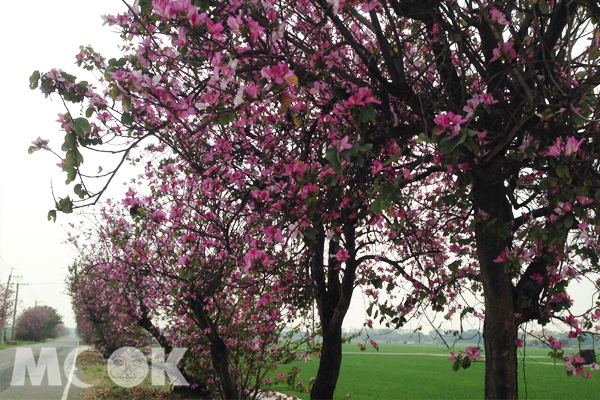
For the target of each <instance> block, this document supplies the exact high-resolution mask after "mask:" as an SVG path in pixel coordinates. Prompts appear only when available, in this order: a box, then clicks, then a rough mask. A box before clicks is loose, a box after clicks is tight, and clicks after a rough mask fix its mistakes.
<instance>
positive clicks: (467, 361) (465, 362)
mask: <svg viewBox="0 0 600 400" xmlns="http://www.w3.org/2000/svg"><path fill="white" fill-rule="evenodd" d="M470 366H471V359H470V358H469V357H467V356H465V358H463V360H462V367H463V369H467V368H469V367H470Z"/></svg>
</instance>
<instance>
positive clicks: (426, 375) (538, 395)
mask: <svg viewBox="0 0 600 400" xmlns="http://www.w3.org/2000/svg"><path fill="white" fill-rule="evenodd" d="M461 349H462V350H464V347H463V348H457V349H455V351H458V350H461ZM379 350H380V351H379V352H377V351H376V350H375V349H373V348H367V350H366V351H365V352H360V350H359V348H358V347H357V346H356V343H351V344H345V345H344V353H345V354H344V358H343V361H342V370H341V373H340V378H339V381H338V385H337V390H336V394H335V397H336V399H340V400H341V399H345V398H346V397H347V394H350V398H351V399H357V400H394V399H458V398H460V399H481V398H483V397H484V396H483V394H484V393H483V383H484V369H485V363H484V362H476V363H474V364H473V365H472V366H471V368H469V369H467V370H462V369H461V370H460V371H458V372H454V371H453V370H452V362H450V361H449V360H448V355H449V351H448V350H444V349H440V348H437V347H436V346H432V345H424V346H423V345H402V344H394V343H383V344H381V345H380V348H379ZM398 353H400V354H398ZM431 354H440V355H441V356H435V355H431ZM547 354H548V350H546V349H527V355H531V356H543V355H547ZM78 364H79V366H80V368H82V370H83V373H84V376H85V377H86V382H90V383H93V384H94V387H93V388H91V389H88V390H86V391H85V393H84V396H83V399H85V400H96V399H123V400H124V399H146V398H163V399H180V398H181V397H179V396H177V395H173V394H172V393H171V392H170V390H169V389H168V388H165V387H162V388H160V387H150V385H149V381H148V380H147V381H145V382H144V383H143V384H142V385H141V386H140V387H136V388H131V389H124V388H120V387H118V386H117V385H115V384H114V383H113V382H112V381H111V380H110V379H109V378H108V376H107V374H106V360H104V359H102V357H101V356H100V355H99V354H98V353H95V352H92V351H87V352H84V353H82V354H81V355H80V356H79V357H78ZM296 365H299V366H300V369H301V371H302V372H301V375H300V378H299V380H300V381H302V382H304V383H305V384H308V383H309V382H310V378H311V377H314V376H315V375H316V372H317V367H318V359H317V358H316V357H314V361H311V362H299V363H294V364H289V365H285V366H281V367H280V368H279V371H278V372H289V371H290V370H292V368H295V366H296ZM525 366H526V370H525V373H526V374H525V376H526V380H525V379H523V373H522V369H520V371H519V374H520V378H521V379H520V383H519V385H520V386H519V390H520V397H521V398H523V399H524V398H526V393H525V391H526V390H527V399H582V400H584V399H590V400H591V399H598V398H599V393H600V374H598V371H595V375H596V378H595V379H583V378H581V377H571V378H569V377H567V375H566V373H565V371H564V366H563V365H562V364H561V363H558V364H557V366H556V368H555V367H554V366H553V365H552V360H550V359H548V358H532V359H526V361H525ZM521 367H522V364H521ZM525 381H526V382H527V385H525ZM273 389H274V390H277V391H279V392H282V393H290V394H293V395H297V396H298V397H299V398H301V399H304V400H307V399H309V397H310V396H309V394H308V393H301V392H298V391H291V390H289V389H286V388H284V387H275V388H273Z"/></svg>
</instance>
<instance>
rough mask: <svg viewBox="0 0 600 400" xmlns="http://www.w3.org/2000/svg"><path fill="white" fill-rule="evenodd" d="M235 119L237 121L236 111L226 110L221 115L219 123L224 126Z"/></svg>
mask: <svg viewBox="0 0 600 400" xmlns="http://www.w3.org/2000/svg"><path fill="white" fill-rule="evenodd" d="M233 121H235V113H234V112H226V113H223V114H221V115H220V116H219V123H220V124H221V125H223V126H225V125H229V124H230V123H231V122H233Z"/></svg>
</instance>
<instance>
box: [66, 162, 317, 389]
mask: <svg viewBox="0 0 600 400" xmlns="http://www.w3.org/2000/svg"><path fill="white" fill-rule="evenodd" d="M209 181H210V182H209ZM140 183H143V184H144V186H146V187H147V186H149V187H150V193H147V194H146V195H142V194H139V193H137V192H136V191H135V190H134V189H133V188H132V189H130V190H129V191H128V192H127V197H126V198H125V199H124V200H123V202H119V203H112V202H110V203H109V204H108V205H107V206H106V207H105V208H104V209H103V213H102V215H103V220H102V222H101V224H100V227H101V228H100V229H99V230H98V231H97V232H93V234H91V235H90V234H85V235H83V236H82V237H79V238H76V237H73V238H72V241H73V242H74V243H78V246H80V250H81V254H82V256H81V258H82V259H81V261H80V262H79V263H78V264H79V265H85V266H86V267H85V272H83V273H82V272H81V271H79V272H77V271H73V272H74V273H73V278H74V280H75V278H77V279H76V280H77V281H78V282H83V281H82V278H83V279H84V280H85V282H87V283H88V285H90V286H85V285H83V286H81V285H76V287H73V290H72V292H73V294H74V295H75V294H76V293H79V295H78V296H77V299H78V300H77V306H76V309H77V310H82V311H84V312H85V310H88V309H90V308H96V310H97V307H100V308H108V309H109V310H110V311H109V312H108V313H98V312H97V311H95V310H94V311H92V312H90V313H87V314H89V317H87V319H90V318H92V317H93V316H97V315H99V314H100V315H107V314H110V316H111V317H110V320H109V321H110V322H111V324H112V329H111V330H112V331H114V332H119V333H120V334H121V335H122V336H124V337H131V335H130V334H129V332H128V329H129V326H130V325H137V326H139V327H141V328H143V329H145V330H146V331H148V332H149V333H151V334H152V335H153V336H154V337H155V339H157V340H158V342H159V343H160V344H161V345H162V346H163V347H165V348H166V349H167V350H169V351H170V349H171V348H172V347H181V346H185V347H190V356H189V357H188V358H190V359H191V360H193V362H191V361H190V362H188V363H186V371H187V372H188V373H196V374H197V375H198V376H200V377H201V378H203V379H204V381H205V382H207V383H208V384H209V386H211V387H216V388H217V389H218V390H219V391H220V392H221V393H222V395H223V397H225V398H249V397H252V398H253V397H256V396H257V395H258V393H259V390H263V389H264V388H265V387H268V386H269V384H270V383H272V380H268V379H267V378H266V373H267V372H268V370H269V369H270V368H271V367H272V365H273V364H275V363H278V362H285V361H290V360H291V359H294V358H293V357H292V356H293V354H292V350H294V349H295V348H296V347H297V346H299V345H300V344H302V343H301V342H299V343H290V342H289V340H288V341H285V340H284V339H285V338H284V337H282V335H281V333H282V329H283V328H284V327H285V326H286V324H289V323H290V322H292V321H293V320H294V319H297V318H301V317H302V315H304V314H305V313H306V311H305V310H306V309H307V307H306V306H305V305H304V304H303V303H305V302H306V300H303V299H305V298H306V295H303V294H302V291H304V292H306V289H304V288H305V286H306V284H305V283H303V282H298V281H297V279H303V278H302V276H301V275H300V276H297V275H296V274H294V270H290V265H289V258H290V257H291V258H294V256H295V252H296V251H295V250H294V248H293V246H291V244H293V240H291V239H288V240H287V241H285V240H284V237H283V235H282V233H281V231H280V230H279V229H278V228H275V227H273V226H272V225H271V223H270V221H268V220H263V219H257V218H255V217H253V213H252V212H251V210H250V209H248V202H241V203H240V202H238V200H237V199H236V197H235V196H230V195H229V194H228V193H227V192H226V188H225V187H223V186H221V185H220V184H219V182H218V181H213V180H212V179H206V180H202V179H200V178H199V177H197V176H195V175H194V173H193V170H192V169H191V168H189V165H187V164H186V163H183V164H181V163H174V162H172V161H170V160H164V161H163V162H162V163H161V164H160V165H159V166H158V168H156V167H155V166H153V165H151V164H150V165H148V167H147V172H146V174H145V176H144V177H142V178H140ZM208 184H210V185H212V186H214V187H213V188H212V189H211V190H210V192H207V191H206V189H207V188H204V189H203V188H202V187H203V186H204V185H208ZM207 194H208V195H207ZM212 203H214V204H212ZM78 241H79V242H80V243H79V242H78ZM257 243H263V244H265V245H264V246H263V247H262V248H261V249H260V250H259V249H258V248H257V247H256V246H257ZM274 260H277V262H276V261H274ZM90 294H94V299H93V301H91V302H90V301H89V300H90V299H89V298H88V299H86V298H85V297H86V296H89V295H90ZM90 303H91V304H90ZM160 326H166V327H167V329H166V330H165V329H161V328H160ZM291 333H293V332H291ZM289 336H290V337H291V334H290V335H289ZM290 357H292V358H290ZM211 371H212V372H211Z"/></svg>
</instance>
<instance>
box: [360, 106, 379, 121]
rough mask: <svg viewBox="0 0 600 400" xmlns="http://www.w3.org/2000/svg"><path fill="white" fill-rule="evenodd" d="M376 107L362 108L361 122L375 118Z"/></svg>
mask: <svg viewBox="0 0 600 400" xmlns="http://www.w3.org/2000/svg"><path fill="white" fill-rule="evenodd" d="M375 116H376V114H375V109H374V108H373V107H372V106H366V107H363V108H362V109H361V110H360V115H359V119H360V122H369V121H373V120H375Z"/></svg>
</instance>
